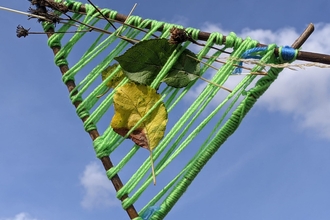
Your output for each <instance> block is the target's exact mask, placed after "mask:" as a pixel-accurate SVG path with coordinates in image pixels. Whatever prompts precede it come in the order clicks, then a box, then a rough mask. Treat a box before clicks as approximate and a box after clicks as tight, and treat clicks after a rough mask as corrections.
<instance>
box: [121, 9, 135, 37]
mask: <svg viewBox="0 0 330 220" xmlns="http://www.w3.org/2000/svg"><path fill="white" fill-rule="evenodd" d="M136 6H137V3H135V4H134V6H133V8H132V10H131V11H130V12H129V14H128V16H127V18H126V20H125V21H124V23H123V25H122V26H120V28H119V30H118V32H117V37H118V36H119V35H120V34H121V30H122V29H123V27H124V25H126V21H127V20H128V18H129V17H130V16H131V14H132V13H133V11H134V10H135V8H136Z"/></svg>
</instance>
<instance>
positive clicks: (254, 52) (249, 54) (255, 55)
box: [233, 47, 268, 74]
mask: <svg viewBox="0 0 330 220" xmlns="http://www.w3.org/2000/svg"><path fill="white" fill-rule="evenodd" d="M267 49H268V47H254V48H252V49H249V50H247V51H245V52H244V53H243V54H242V56H241V58H242V59H258V60H260V59H261V58H262V56H263V55H264V54H265V51H267ZM238 65H239V66H240V67H237V68H236V69H235V70H234V73H233V74H240V73H242V66H243V61H240V62H239V63H238Z"/></svg>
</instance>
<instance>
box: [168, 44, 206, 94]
mask: <svg viewBox="0 0 330 220" xmlns="http://www.w3.org/2000/svg"><path fill="white" fill-rule="evenodd" d="M191 57H194V58H195V59H193V58H191ZM199 74H200V64H199V62H198V61H197V57H196V55H195V54H194V53H193V52H191V51H190V50H188V49H185V50H184V51H183V52H182V53H181V55H180V57H179V59H178V61H177V62H176V63H175V64H174V66H173V67H172V69H171V70H170V71H169V73H168V75H167V76H166V77H165V78H164V79H163V82H165V83H166V84H167V85H169V86H172V87H175V88H182V87H186V86H187V85H188V84H189V83H190V82H191V81H194V80H195V79H197V78H199Z"/></svg>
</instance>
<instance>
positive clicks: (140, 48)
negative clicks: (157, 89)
mask: <svg viewBox="0 0 330 220" xmlns="http://www.w3.org/2000/svg"><path fill="white" fill-rule="evenodd" d="M176 48H177V45H173V44H170V43H169V42H168V40H167V39H151V40H144V41H141V42H139V43H137V44H135V45H134V46H133V47H131V48H130V49H128V50H127V51H126V52H125V53H124V54H123V55H121V56H119V57H116V58H115V59H116V60H117V61H118V62H119V64H120V65H121V67H122V68H123V70H124V73H125V75H126V76H127V77H128V78H129V79H130V80H131V81H133V82H137V83H140V84H145V85H150V84H151V83H152V82H153V80H154V79H155V78H156V77H157V74H158V73H159V72H160V70H161V69H162V68H163V67H164V65H165V64H166V62H167V61H168V59H169V58H170V56H171V55H172V53H173V52H174V50H175V49H176ZM187 55H190V56H193V57H196V55H195V54H194V53H192V52H191V51H189V50H188V49H185V50H184V51H183V52H182V53H181V54H180V56H179V58H178V60H177V61H176V63H175V64H174V65H173V67H172V68H171V70H170V71H169V72H168V75H167V76H166V77H165V79H164V80H163V81H164V82H165V83H167V84H168V85H169V86H173V87H176V88H181V87H185V86H187V85H188V84H189V83H190V82H191V81H193V80H195V79H196V78H197V77H195V76H194V75H199V72H200V64H199V62H198V61H196V60H194V59H192V58H190V57H188V56H187ZM196 59H197V58H196Z"/></svg>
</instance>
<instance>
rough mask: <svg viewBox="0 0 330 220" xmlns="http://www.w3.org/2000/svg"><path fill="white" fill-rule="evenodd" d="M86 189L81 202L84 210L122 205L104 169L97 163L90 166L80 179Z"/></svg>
mask: <svg viewBox="0 0 330 220" xmlns="http://www.w3.org/2000/svg"><path fill="white" fill-rule="evenodd" d="M80 183H81V184H82V185H83V187H84V189H85V195H84V198H83V200H82V201H81V205H82V206H83V207H84V208H87V209H92V208H96V207H103V208H104V207H111V206H118V205H120V202H119V200H118V199H117V198H116V192H115V190H114V188H113V186H112V184H111V182H110V181H109V180H108V178H107V177H106V174H105V171H104V169H103V168H102V167H101V166H100V165H99V164H97V163H96V162H91V163H90V164H88V165H87V166H86V168H85V170H84V173H83V175H82V176H81V178H80Z"/></svg>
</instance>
